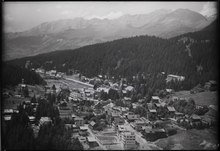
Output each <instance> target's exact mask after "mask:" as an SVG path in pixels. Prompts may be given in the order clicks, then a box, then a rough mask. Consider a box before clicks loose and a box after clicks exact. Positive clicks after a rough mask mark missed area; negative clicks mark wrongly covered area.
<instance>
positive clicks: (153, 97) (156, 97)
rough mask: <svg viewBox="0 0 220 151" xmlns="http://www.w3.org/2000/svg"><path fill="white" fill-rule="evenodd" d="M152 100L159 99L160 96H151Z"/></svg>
mask: <svg viewBox="0 0 220 151" xmlns="http://www.w3.org/2000/svg"><path fill="white" fill-rule="evenodd" d="M152 99H153V100H160V98H159V97H158V96H152Z"/></svg>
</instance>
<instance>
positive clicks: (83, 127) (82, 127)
mask: <svg viewBox="0 0 220 151" xmlns="http://www.w3.org/2000/svg"><path fill="white" fill-rule="evenodd" d="M79 128H80V130H88V128H87V127H85V126H80V127H79Z"/></svg>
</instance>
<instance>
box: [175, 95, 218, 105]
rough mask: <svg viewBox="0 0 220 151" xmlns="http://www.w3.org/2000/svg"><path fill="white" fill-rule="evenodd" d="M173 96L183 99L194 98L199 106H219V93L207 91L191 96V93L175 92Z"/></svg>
mask: <svg viewBox="0 0 220 151" xmlns="http://www.w3.org/2000/svg"><path fill="white" fill-rule="evenodd" d="M172 96H177V97H182V98H193V99H194V100H195V102H196V104H197V105H208V106H209V105H211V104H213V105H218V93H217V91H214V92H211V91H205V92H200V93H195V94H190V91H179V92H175V93H174V94H173V95H172Z"/></svg>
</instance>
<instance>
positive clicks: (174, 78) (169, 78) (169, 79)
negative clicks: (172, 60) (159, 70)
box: [166, 74, 185, 83]
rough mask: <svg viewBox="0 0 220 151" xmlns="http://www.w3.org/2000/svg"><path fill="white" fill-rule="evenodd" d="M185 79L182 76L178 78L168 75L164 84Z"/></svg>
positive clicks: (177, 76)
mask: <svg viewBox="0 0 220 151" xmlns="http://www.w3.org/2000/svg"><path fill="white" fill-rule="evenodd" d="M184 80H185V77H184V76H179V75H173V74H168V75H167V78H166V82H167V83H168V82H171V81H184Z"/></svg>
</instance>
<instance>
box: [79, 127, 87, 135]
mask: <svg viewBox="0 0 220 151" xmlns="http://www.w3.org/2000/svg"><path fill="white" fill-rule="evenodd" d="M79 135H81V136H87V135H88V128H87V127H85V126H80V127H79Z"/></svg>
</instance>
